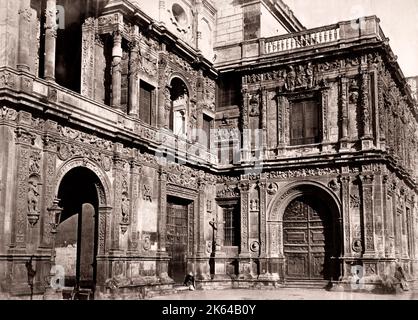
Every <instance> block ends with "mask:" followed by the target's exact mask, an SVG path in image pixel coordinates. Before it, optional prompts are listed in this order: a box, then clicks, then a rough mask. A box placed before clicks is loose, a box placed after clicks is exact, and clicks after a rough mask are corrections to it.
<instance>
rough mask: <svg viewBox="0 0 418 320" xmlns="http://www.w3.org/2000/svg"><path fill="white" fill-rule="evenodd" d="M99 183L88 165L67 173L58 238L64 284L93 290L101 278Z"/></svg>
mask: <svg viewBox="0 0 418 320" xmlns="http://www.w3.org/2000/svg"><path fill="white" fill-rule="evenodd" d="M99 185H100V181H99V179H98V178H97V176H96V175H95V174H94V173H93V172H92V171H90V170H89V169H87V168H83V167H78V168H74V169H72V170H70V171H69V172H68V173H67V174H66V175H65V176H64V178H63V179H62V181H61V184H60V187H59V191H58V197H59V199H61V202H60V206H61V207H62V208H63V212H62V215H61V221H60V224H59V226H58V230H57V235H56V240H55V250H56V264H57V265H62V266H63V267H64V270H65V283H64V285H65V286H66V287H73V288H76V289H78V288H80V289H88V290H91V292H92V293H93V294H94V291H95V286H96V278H97V273H96V256H97V248H98V244H97V239H98V223H97V222H98V205H99V203H98V202H99V201H98V194H97V186H99Z"/></svg>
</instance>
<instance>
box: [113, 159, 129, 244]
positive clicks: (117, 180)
mask: <svg viewBox="0 0 418 320" xmlns="http://www.w3.org/2000/svg"><path fill="white" fill-rule="evenodd" d="M124 164H125V162H124V160H122V159H120V158H119V157H117V156H116V157H115V158H114V160H113V170H114V186H115V187H114V188H115V189H114V209H113V217H112V218H113V223H112V245H111V249H112V250H113V251H118V250H119V249H120V244H119V235H120V231H119V230H120V228H121V227H120V224H121V223H122V224H123V223H124V221H123V219H122V213H123V212H122V211H123V208H122V205H123V203H122V202H125V201H126V199H122V196H123V192H124V191H123V187H124V186H123V183H124V172H123V171H124ZM122 231H123V230H122Z"/></svg>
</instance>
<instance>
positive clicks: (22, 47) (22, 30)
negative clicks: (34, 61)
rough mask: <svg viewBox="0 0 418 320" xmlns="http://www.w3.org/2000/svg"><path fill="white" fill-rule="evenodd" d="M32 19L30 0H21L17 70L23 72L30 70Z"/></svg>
mask: <svg viewBox="0 0 418 320" xmlns="http://www.w3.org/2000/svg"><path fill="white" fill-rule="evenodd" d="M31 18H32V11H31V7H30V0H20V8H19V40H18V41H19V46H18V48H19V49H18V61H17V68H18V69H19V70H22V71H29V72H30V71H31V70H30V64H31V63H30V50H31V46H30V45H29V43H30V42H31Z"/></svg>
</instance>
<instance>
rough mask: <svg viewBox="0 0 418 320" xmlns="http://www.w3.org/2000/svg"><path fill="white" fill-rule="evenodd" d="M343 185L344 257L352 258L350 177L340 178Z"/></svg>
mask: <svg viewBox="0 0 418 320" xmlns="http://www.w3.org/2000/svg"><path fill="white" fill-rule="evenodd" d="M340 183H341V200H342V201H341V202H342V209H343V212H342V215H343V230H342V231H343V234H344V240H343V243H344V256H347V257H350V256H351V255H352V253H351V250H352V249H351V247H352V245H351V224H350V176H348V175H344V176H341V177H340Z"/></svg>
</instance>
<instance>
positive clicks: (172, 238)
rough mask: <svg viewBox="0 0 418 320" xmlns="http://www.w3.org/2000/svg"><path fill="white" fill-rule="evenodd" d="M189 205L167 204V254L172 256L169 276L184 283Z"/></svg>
mask: <svg viewBox="0 0 418 320" xmlns="http://www.w3.org/2000/svg"><path fill="white" fill-rule="evenodd" d="M188 207H189V206H188V205H186V204H179V203H178V202H174V201H173V202H170V201H169V202H168V203H167V242H166V246H167V252H168V254H169V255H170V256H171V259H170V262H169V264H168V275H169V276H170V277H171V278H172V279H173V280H174V281H175V282H177V283H182V282H183V281H184V277H185V275H186V264H187V262H186V254H187V239H188V233H187V229H188V223H187V215H188Z"/></svg>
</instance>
